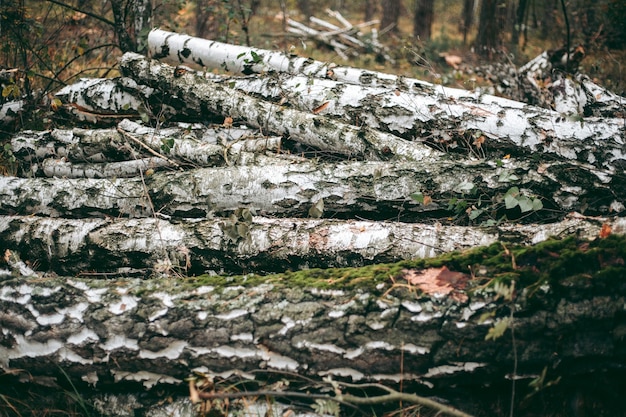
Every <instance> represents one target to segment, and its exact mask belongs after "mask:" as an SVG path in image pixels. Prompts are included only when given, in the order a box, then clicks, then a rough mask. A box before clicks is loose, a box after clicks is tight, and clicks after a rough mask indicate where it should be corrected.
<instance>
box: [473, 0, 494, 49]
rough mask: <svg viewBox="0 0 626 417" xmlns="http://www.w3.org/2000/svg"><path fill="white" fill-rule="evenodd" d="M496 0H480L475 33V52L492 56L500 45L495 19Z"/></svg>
mask: <svg viewBox="0 0 626 417" xmlns="http://www.w3.org/2000/svg"><path fill="white" fill-rule="evenodd" d="M497 8H498V0H482V3H481V6H480V17H479V22H478V34H477V35H476V41H475V48H476V52H477V53H478V54H480V55H483V56H486V57H492V56H493V54H494V53H495V51H496V50H497V49H498V47H499V46H500V31H499V28H498V19H497Z"/></svg>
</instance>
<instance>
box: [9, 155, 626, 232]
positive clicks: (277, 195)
mask: <svg viewBox="0 0 626 417" xmlns="http://www.w3.org/2000/svg"><path fill="white" fill-rule="evenodd" d="M598 175H600V174H598V173H597V172H595V171H593V170H586V169H584V167H578V166H572V165H570V164H560V163H556V162H555V163H552V164H540V165H533V163H531V162H516V161H509V162H506V163H502V164H500V166H498V165H497V164H495V163H489V162H462V161H460V162H455V161H446V160H443V159H442V160H440V161H438V162H437V163H433V164H428V165H423V166H416V165H415V164H413V163H380V162H359V161H357V162H344V163H339V164H330V163H319V162H299V163H289V164H274V165H266V166H258V165H250V166H232V167H223V168H199V169H194V170H189V171H181V172H156V173H154V174H153V175H151V176H150V177H148V178H146V179H142V178H139V177H136V178H129V179H121V178H108V179H65V178H48V179H46V178H15V177H0V199H1V201H2V206H1V207H0V210H1V213H4V214H14V213H19V214H27V213H30V214H37V215H51V216H63V217H74V218H76V217H84V216H87V215H94V214H95V213H100V215H108V216H114V217H116V216H120V215H121V216H125V217H126V216H130V217H145V216H148V217H149V216H152V215H153V214H154V213H159V215H166V216H174V217H178V218H179V217H196V218H202V217H206V216H209V215H214V214H217V215H224V214H225V215H228V214H230V213H232V212H234V211H235V210H237V209H238V208H248V209H253V210H256V211H257V212H258V213H259V214H264V215H270V214H271V215H276V216H280V217H288V216H293V217H307V216H308V215H309V213H310V209H311V208H312V207H313V206H314V205H315V204H317V203H318V202H320V200H322V201H323V203H322V204H323V205H324V209H323V210H322V211H323V215H324V216H326V217H329V216H332V217H334V216H341V217H346V216H347V217H352V218H354V217H355V216H362V217H364V218H369V219H378V220H386V219H401V220H404V221H416V220H417V219H419V218H422V217H423V216H426V215H429V216H434V217H443V216H451V215H453V211H451V210H452V209H450V208H448V206H449V204H450V200H451V199H453V198H455V199H460V200H462V201H466V202H467V203H469V204H478V206H477V208H486V209H487V210H494V214H497V215H498V216H501V215H503V214H504V211H503V210H504V199H505V195H506V194H507V192H509V193H510V192H511V191H510V189H511V187H512V184H511V181H514V185H515V186H516V187H517V188H518V189H519V191H518V192H516V195H515V196H513V197H514V198H517V197H518V195H519V196H524V197H525V198H527V199H540V200H541V202H542V206H543V207H545V208H546V209H550V210H557V211H560V212H561V216H562V215H563V214H565V213H566V212H569V211H585V210H586V212H587V213H588V214H609V213H612V212H615V211H621V210H623V209H624V204H625V203H626V190H625V189H624V185H623V181H621V179H620V177H619V176H616V177H615V178H611V177H604V176H602V175H600V176H598ZM602 179H605V180H606V179H608V182H606V183H603V182H602ZM620 184H622V185H620ZM415 192H421V193H423V194H425V195H427V196H428V197H429V198H430V202H428V203H427V204H422V203H420V202H417V201H415V200H413V199H411V198H410V196H411V194H413V193H415ZM480 199H482V200H484V201H490V203H485V204H484V205H482V206H481V204H480V203H479V200H480ZM498 213H499V214H498ZM515 213H516V212H514V211H511V212H509V214H510V215H515Z"/></svg>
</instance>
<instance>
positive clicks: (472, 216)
mask: <svg viewBox="0 0 626 417" xmlns="http://www.w3.org/2000/svg"><path fill="white" fill-rule="evenodd" d="M481 214H483V210H480V209H475V210H472V211H470V214H469V219H470V220H474V219H476V218H477V217H478V216H480V215H481Z"/></svg>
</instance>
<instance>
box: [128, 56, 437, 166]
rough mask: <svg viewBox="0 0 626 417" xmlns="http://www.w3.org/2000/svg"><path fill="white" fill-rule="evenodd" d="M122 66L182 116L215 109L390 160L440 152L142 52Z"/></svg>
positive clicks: (324, 146)
mask: <svg viewBox="0 0 626 417" xmlns="http://www.w3.org/2000/svg"><path fill="white" fill-rule="evenodd" d="M121 66H122V68H123V71H124V72H125V73H126V74H127V75H130V76H132V77H133V78H136V79H138V80H141V82H142V83H145V84H146V85H148V86H151V87H150V88H153V89H154V90H155V93H154V94H152V95H151V97H150V98H151V99H152V100H154V102H155V103H156V102H159V103H161V102H163V101H165V102H166V103H168V105H169V106H171V107H173V108H174V109H175V110H176V111H177V112H178V113H179V114H186V115H194V116H195V117H197V116H198V115H205V117H207V116H208V113H209V112H212V113H214V114H220V115H222V116H224V117H232V118H233V119H235V120H241V121H243V122H244V123H245V124H247V125H249V126H251V127H255V128H260V129H261V130H262V131H263V132H270V133H272V134H278V135H283V136H288V137H290V138H292V139H294V140H296V141H299V142H301V143H303V144H306V145H310V146H313V147H316V148H318V149H321V150H326V151H330V152H338V153H341V154H344V155H348V156H363V155H369V154H374V155H375V157H384V158H389V157H391V156H393V155H398V156H400V157H403V158H405V159H410V160H414V161H422V160H426V159H428V158H430V157H432V156H433V155H435V154H438V152H436V151H433V150H432V149H430V148H428V147H427V146H425V145H424V144H420V143H410V142H407V141H404V140H402V139H400V138H398V137H396V136H394V135H390V134H385V133H382V132H380V131H377V130H374V129H369V128H367V127H356V126H352V125H348V124H346V123H341V122H338V121H335V120H331V119H329V118H327V117H321V116H318V115H316V114H314V112H303V111H299V110H294V109H290V108H286V107H284V106H281V105H279V104H276V103H270V102H267V101H263V100H259V99H255V98H252V97H250V96H249V95H247V94H244V93H241V92H238V91H234V90H232V89H230V88H228V87H227V86H223V85H220V84H216V83H214V82H213V81H210V80H208V79H206V78H204V77H203V76H202V75H200V74H197V73H191V72H187V73H185V74H183V75H182V76H178V77H177V76H175V75H174V68H172V67H171V66H169V65H165V64H161V63H159V62H156V61H151V60H148V59H146V58H145V57H143V56H141V55H138V54H131V53H128V54H125V55H124V57H123V58H122V61H121ZM159 90H160V91H161V93H158V91H159ZM161 94H165V96H161Z"/></svg>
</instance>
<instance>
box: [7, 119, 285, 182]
mask: <svg viewBox="0 0 626 417" xmlns="http://www.w3.org/2000/svg"><path fill="white" fill-rule="evenodd" d="M280 145H281V138H280V137H265V136H263V135H261V134H260V133H259V132H258V131H255V130H252V129H244V128H232V127H228V128H219V127H217V128H207V127H205V126H203V125H192V124H184V125H183V126H180V127H166V128H151V127H147V126H143V125H141V124H139V123H136V122H132V121H130V120H128V119H125V120H122V121H121V122H120V123H118V125H117V128H116V129H97V130H94V129H81V128H74V129H71V130H66V129H54V130H52V131H46V132H31V131H27V132H20V133H18V134H16V135H14V136H13V137H12V139H11V148H12V150H13V154H14V155H15V156H16V157H18V158H19V159H20V160H21V161H22V162H23V165H24V167H23V170H24V172H31V173H34V174H37V173H38V172H39V171H40V169H39V168H40V166H39V165H43V166H44V169H43V173H44V175H46V176H59V177H68V178H74V177H75V176H74V175H70V174H69V173H68V172H67V171H63V172H55V171H54V170H50V169H48V170H46V168H45V166H46V165H53V166H54V165H63V166H66V167H67V168H66V169H71V166H70V163H84V162H87V163H88V164H90V165H89V166H87V167H85V168H86V169H87V170H91V171H93V173H92V174H91V175H89V176H88V177H89V178H98V177H109V178H113V177H116V176H124V175H122V174H121V173H122V172H123V171H121V170H120V171H118V167H119V164H120V163H122V161H126V162H125V163H127V164H131V165H134V164H137V163H138V162H137V160H139V159H142V158H145V157H150V156H151V157H152V158H153V159H154V158H158V159H159V160H160V161H159V162H158V163H157V164H156V165H155V164H149V165H148V166H146V169H147V168H157V167H158V166H171V167H180V166H181V165H184V166H188V165H193V166H196V167H198V166H205V167H206V166H222V165H234V164H246V163H249V162H246V161H250V160H252V159H253V158H254V155H257V156H259V155H262V154H264V153H265V152H266V151H273V152H276V151H278V150H279V149H280ZM247 153H252V154H254V155H246V154H247ZM273 155H275V153H274V154H273ZM59 158H62V159H63V160H62V161H59V160H58V159H59ZM276 159H277V161H276V163H279V162H280V161H278V157H277V156H276ZM112 162H116V163H118V164H115V165H112V166H110V167H111V168H110V169H109V171H110V172H105V171H104V167H98V165H97V164H98V163H112ZM144 171H145V169H144ZM138 174H139V173H138V172H135V175H138ZM80 176H85V175H80Z"/></svg>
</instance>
